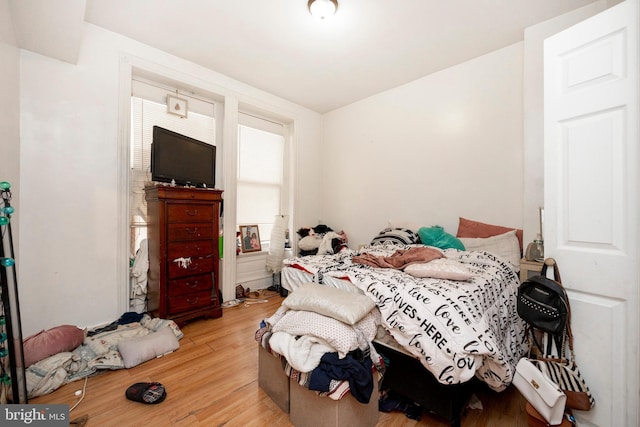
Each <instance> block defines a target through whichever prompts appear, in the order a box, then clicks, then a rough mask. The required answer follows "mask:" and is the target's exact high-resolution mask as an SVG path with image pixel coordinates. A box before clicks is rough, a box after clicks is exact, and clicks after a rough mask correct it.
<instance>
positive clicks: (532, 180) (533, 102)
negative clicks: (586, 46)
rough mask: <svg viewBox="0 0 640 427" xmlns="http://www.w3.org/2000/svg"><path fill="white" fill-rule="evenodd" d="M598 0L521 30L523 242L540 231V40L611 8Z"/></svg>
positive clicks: (529, 239) (541, 121) (542, 177)
mask: <svg viewBox="0 0 640 427" xmlns="http://www.w3.org/2000/svg"><path fill="white" fill-rule="evenodd" d="M613 3H618V2H617V1H606V0H601V1H598V2H595V3H592V4H590V5H588V6H584V7H581V8H579V9H576V10H574V11H571V12H569V13H566V14H564V15H560V16H558V17H555V18H553V19H549V20H548V21H545V22H541V23H540V24H537V25H533V26H531V27H529V28H527V29H526V30H525V32H524V176H525V180H524V212H523V215H524V219H523V221H524V243H525V245H526V244H527V243H528V242H531V241H532V240H533V239H534V238H535V236H536V234H537V233H538V230H539V228H540V227H539V215H538V208H539V207H541V206H543V205H544V161H543V158H544V153H543V145H544V139H543V135H544V129H543V126H544V122H543V113H544V111H543V96H542V94H543V60H542V54H543V43H544V39H546V38H547V37H549V36H551V35H553V34H556V33H558V32H560V31H562V30H564V29H566V28H568V27H570V26H571V25H574V24H576V23H577V22H580V21H582V20H584V19H586V18H588V17H590V16H593V15H595V14H596V13H598V12H601V11H602V10H604V9H606V8H607V7H610V6H611V4H613Z"/></svg>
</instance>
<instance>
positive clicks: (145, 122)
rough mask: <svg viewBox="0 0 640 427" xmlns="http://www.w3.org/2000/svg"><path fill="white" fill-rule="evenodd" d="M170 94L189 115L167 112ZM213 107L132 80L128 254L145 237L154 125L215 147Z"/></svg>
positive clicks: (170, 91)
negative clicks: (181, 102)
mask: <svg viewBox="0 0 640 427" xmlns="http://www.w3.org/2000/svg"><path fill="white" fill-rule="evenodd" d="M167 94H171V95H174V96H178V97H179V98H183V99H186V100H187V107H188V114H187V117H185V118H182V117H180V116H177V115H175V114H170V113H167V106H166V96H167ZM213 112H214V104H213V102H210V101H206V100H203V99H199V98H196V97H193V96H191V95H187V94H183V93H180V92H178V93H176V90H175V89H172V88H167V87H162V86H159V85H158V86H156V85H154V84H150V83H148V82H143V81H139V80H134V81H133V82H132V96H131V143H130V148H131V153H130V161H131V164H130V171H131V175H130V180H129V182H130V187H131V194H130V227H131V248H130V249H131V251H132V254H134V253H135V251H136V248H138V247H139V242H140V240H142V239H144V238H146V222H147V206H146V202H145V199H144V187H145V185H147V184H149V181H150V180H151V142H152V140H153V126H160V127H163V128H166V129H169V130H172V131H174V132H178V133H180V134H183V135H186V136H189V137H191V138H195V139H197V140H199V141H204V142H206V143H209V144H212V145H215V134H216V123H215V119H214V115H213Z"/></svg>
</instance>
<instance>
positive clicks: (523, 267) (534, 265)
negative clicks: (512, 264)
mask: <svg viewBox="0 0 640 427" xmlns="http://www.w3.org/2000/svg"><path fill="white" fill-rule="evenodd" d="M543 265H544V262H542V261H529V260H527V259H525V258H522V259H521V260H520V281H521V282H524V281H525V280H527V279H528V278H529V276H530V275H532V274H531V273H534V274H535V273H540V271H542V266H543Z"/></svg>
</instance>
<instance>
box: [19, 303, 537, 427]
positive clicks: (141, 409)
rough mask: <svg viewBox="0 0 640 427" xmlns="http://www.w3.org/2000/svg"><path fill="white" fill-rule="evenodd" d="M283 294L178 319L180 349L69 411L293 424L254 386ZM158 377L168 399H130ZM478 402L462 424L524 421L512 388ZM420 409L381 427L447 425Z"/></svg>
mask: <svg viewBox="0 0 640 427" xmlns="http://www.w3.org/2000/svg"><path fill="white" fill-rule="evenodd" d="M281 302H282V297H280V296H277V295H275V296H269V297H268V302H266V303H261V304H251V305H244V304H241V305H238V306H235V307H230V308H225V309H224V310H223V316H222V317H220V318H218V319H201V320H196V321H193V322H191V323H189V324H187V325H185V326H183V328H182V331H183V333H184V337H183V338H182V339H181V340H180V348H179V349H178V350H177V351H175V352H174V353H171V354H169V355H166V356H164V357H161V358H158V359H153V360H150V361H148V362H145V363H143V364H141V365H138V366H136V367H134V368H131V369H123V370H118V371H109V372H105V373H102V374H99V375H96V376H94V377H91V378H88V380H87V385H86V393H85V396H84V398H83V400H82V402H80V404H79V405H78V406H77V408H76V409H75V410H73V411H72V413H71V418H72V419H73V418H77V417H79V416H81V415H84V414H87V415H88V416H89V421H88V423H87V427H92V426H100V427H102V426H107V427H109V426H113V427H129V426H149V425H155V426H189V427H193V426H207V427H210V426H223V425H224V426H225V427H233V426H239V427H252V426H257V427H263V426H273V427H290V426H292V424H291V422H290V421H289V417H288V415H287V414H286V413H284V412H283V411H282V410H281V409H280V408H279V407H278V406H277V405H276V404H275V403H273V402H272V401H271V399H269V397H268V396H267V395H266V394H265V393H264V391H263V390H262V389H260V388H259V387H258V381H257V378H258V348H257V343H256V342H255V340H254V334H255V331H256V330H257V329H258V328H259V325H260V321H261V320H263V319H265V318H267V317H269V316H271V315H272V314H273V313H274V312H275V311H276V309H277V308H278V307H279V306H280V304H281ZM148 381H158V382H161V383H162V384H163V385H164V386H165V388H166V390H167V398H166V400H165V401H164V402H162V403H160V404H158V405H145V404H142V403H138V402H132V401H130V400H127V399H126V397H125V390H126V389H127V387H129V386H130V385H131V384H133V383H136V382H148ZM83 385H84V380H80V381H75V382H73V383H70V384H65V385H64V386H62V387H60V388H59V389H58V390H56V391H54V392H53V393H50V394H48V395H45V396H40V397H38V398H34V399H31V400H30V403H35V404H50V403H60V404H67V405H69V406H73V405H74V404H76V402H77V401H78V397H77V396H76V395H75V394H74V393H75V391H76V390H81V389H82V387H83ZM476 396H477V397H478V399H479V400H480V401H481V403H482V407H483V408H482V409H481V410H480V409H467V411H466V414H465V416H464V418H463V420H462V425H463V427H526V425H527V422H526V415H525V411H524V399H523V398H522V397H521V396H520V394H519V393H518V392H517V390H515V389H513V388H512V387H510V388H508V389H507V390H506V391H504V392H502V393H495V392H492V391H490V390H488V389H480V390H478V392H477V393H476ZM448 425H449V424H448V423H447V422H445V421H443V420H441V419H438V418H435V417H432V416H430V415H428V414H426V413H423V415H422V416H421V419H420V420H419V421H416V420H412V419H409V418H407V417H406V416H405V415H404V414H403V413H402V412H392V413H382V412H381V413H380V417H379V422H378V424H377V426H378V427H447V426H448Z"/></svg>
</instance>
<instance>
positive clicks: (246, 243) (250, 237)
mask: <svg viewBox="0 0 640 427" xmlns="http://www.w3.org/2000/svg"><path fill="white" fill-rule="evenodd" d="M240 236H242V252H243V253H246V252H258V251H261V250H262V247H261V246H260V230H258V226H257V225H241V226H240Z"/></svg>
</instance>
